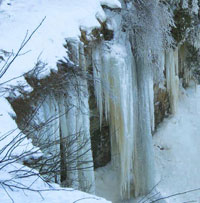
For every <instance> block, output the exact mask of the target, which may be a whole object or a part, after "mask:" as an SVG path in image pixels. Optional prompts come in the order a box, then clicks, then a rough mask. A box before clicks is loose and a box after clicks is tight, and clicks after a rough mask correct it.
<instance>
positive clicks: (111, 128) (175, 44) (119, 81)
mask: <svg viewBox="0 0 200 203" xmlns="http://www.w3.org/2000/svg"><path fill="white" fill-rule="evenodd" d="M188 2H189V3H187V1H173V2H172V1H169V2H168V3H169V4H166V3H165V2H164V3H162V2H159V3H158V2H157V1H151V2H149V1H148V3H147V2H143V1H134V2H132V1H125V0H124V1H122V2H121V4H122V7H117V6H116V7H110V6H109V5H107V4H106V5H105V4H102V7H103V9H104V12H105V15H106V18H102V17H101V16H98V15H97V16H96V17H97V19H98V21H99V23H100V25H101V26H100V28H94V29H91V30H87V29H84V28H81V37H80V41H79V40H76V39H67V41H66V46H65V47H66V49H67V50H68V53H69V57H70V61H60V62H59V63H58V71H57V72H52V73H51V74H50V75H49V76H48V77H46V78H43V79H39V78H38V77H37V71H38V67H39V64H38V65H37V66H36V68H35V70H34V71H33V72H31V73H29V74H27V76H26V78H25V79H26V81H27V82H28V84H29V85H30V86H31V87H32V88H33V91H32V92H31V93H26V92H23V91H21V95H20V96H18V97H13V96H12V95H11V96H10V97H9V98H8V100H9V102H10V103H11V105H12V107H13V109H14V110H15V112H16V115H17V116H16V122H17V124H18V126H19V128H20V129H21V130H23V131H24V133H25V134H27V136H28V137H31V138H32V140H33V143H34V144H35V145H37V146H39V147H41V150H42V151H43V152H44V156H43V159H42V160H39V161H38V162H37V163H36V164H35V167H36V168H39V169H40V172H41V173H44V175H45V176H46V178H48V179H49V180H53V179H54V180H55V181H56V182H59V183H61V184H62V185H63V186H70V187H75V188H80V189H82V190H84V191H88V192H91V193H93V192H94V191H95V184H94V170H93V164H94V166H95V168H97V167H100V166H104V165H106V164H107V163H108V162H109V161H111V163H112V165H113V167H115V168H117V169H118V175H119V177H120V193H121V197H122V198H123V199H129V198H131V197H133V196H140V195H146V194H147V193H149V192H150V191H151V189H152V188H153V187H154V186H155V182H154V177H155V174H154V155H153V149H152V133H153V132H154V130H155V127H156V126H157V125H158V124H159V123H160V122H162V120H163V118H164V117H165V116H166V115H167V114H169V113H175V112H176V108H177V101H178V97H179V86H182V85H183V86H184V87H186V86H187V85H188V83H189V81H190V80H191V79H192V80H195V81H197V80H198V74H197V73H198V69H197V68H196V67H197V64H196V63H197V61H196V59H197V58H198V57H197V56H198V50H199V44H198V43H197V42H198V29H199V28H198V22H199V20H198V4H197V1H195V0H194V1H188ZM169 9H171V10H172V11H171V13H170V12H169ZM172 13H173V14H172ZM158 18H159V20H158ZM173 20H174V24H175V25H176V27H173V29H172V31H171V33H170V27H171V26H173ZM171 34H172V37H173V38H171ZM173 39H174V40H173ZM191 50H192V51H193V53H194V54H191ZM193 73H196V74H195V75H194V74H193ZM194 76H196V78H195V77H194ZM13 91H16V89H15V88H14V90H13ZM94 97H95V98H94ZM92 153H93V156H92ZM41 165H42V166H44V167H41ZM49 168H51V170H50V172H48V170H49Z"/></svg>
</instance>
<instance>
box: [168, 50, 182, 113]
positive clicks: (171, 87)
mask: <svg viewBox="0 0 200 203" xmlns="http://www.w3.org/2000/svg"><path fill="white" fill-rule="evenodd" d="M165 66H166V80H167V90H168V92H169V96H170V106H171V112H172V113H175V112H176V109H177V102H178V95H179V77H178V48H177V49H176V50H175V51H173V50H170V51H168V52H166V54H165Z"/></svg>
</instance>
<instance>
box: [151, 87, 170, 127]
mask: <svg viewBox="0 0 200 203" xmlns="http://www.w3.org/2000/svg"><path fill="white" fill-rule="evenodd" d="M154 110H155V112H154V113H155V127H157V126H158V124H159V123H161V122H162V121H163V119H164V118H165V117H166V116H167V115H168V114H169V113H170V103H169V94H168V92H167V90H166V88H165V87H163V88H159V86H158V85H154Z"/></svg>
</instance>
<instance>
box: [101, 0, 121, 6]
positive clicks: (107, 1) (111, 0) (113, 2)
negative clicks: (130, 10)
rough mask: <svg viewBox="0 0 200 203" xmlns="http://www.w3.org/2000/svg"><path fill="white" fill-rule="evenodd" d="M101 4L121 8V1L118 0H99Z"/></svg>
mask: <svg viewBox="0 0 200 203" xmlns="http://www.w3.org/2000/svg"><path fill="white" fill-rule="evenodd" d="M100 2H101V5H102V6H107V7H109V8H121V7H122V6H121V3H120V2H119V1H118V0H100Z"/></svg>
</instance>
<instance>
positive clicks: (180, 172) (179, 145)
mask: <svg viewBox="0 0 200 203" xmlns="http://www.w3.org/2000/svg"><path fill="white" fill-rule="evenodd" d="M153 140H154V149H155V161H156V174H157V177H156V182H157V183H158V186H157V192H158V194H157V195H156V196H155V197H156V198H155V197H154V198H155V199H159V198H160V197H168V196H171V195H176V194H177V195H176V196H173V197H170V198H166V199H165V201H166V202H168V203H183V202H200V189H199V190H196V189H198V188H200V86H197V87H196V88H195V87H190V88H189V89H187V90H186V91H185V90H182V91H181V93H180V100H179V105H178V110H177V113H176V114H175V115H171V116H169V117H168V118H166V119H165V120H164V122H162V123H161V124H160V126H159V127H158V129H157V132H156V133H155V135H154V137H153ZM103 174H104V175H103ZM96 179H97V180H96V181H97V194H98V195H101V196H103V197H105V198H107V199H108V200H112V201H113V202H114V203H116V202H122V201H120V196H119V195H120V194H119V192H118V191H119V182H118V178H117V174H115V170H113V169H112V167H111V165H107V166H106V167H104V168H100V169H98V170H97V172H96ZM110 188H112V190H110ZM190 190H196V191H194V192H188V193H186V194H182V193H184V192H187V191H190ZM178 193H180V194H179V195H178ZM154 194H156V193H154ZM150 196H151V195H149V196H148V197H150ZM123 202H125V201H123ZM128 202H131V203H133V202H140V203H142V202H146V203H147V202H148V201H147V198H144V199H143V200H142V201H141V198H139V199H138V200H131V201H128Z"/></svg>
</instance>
